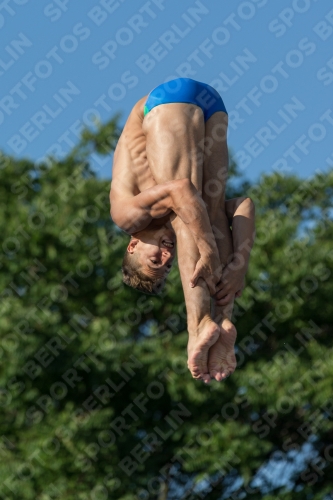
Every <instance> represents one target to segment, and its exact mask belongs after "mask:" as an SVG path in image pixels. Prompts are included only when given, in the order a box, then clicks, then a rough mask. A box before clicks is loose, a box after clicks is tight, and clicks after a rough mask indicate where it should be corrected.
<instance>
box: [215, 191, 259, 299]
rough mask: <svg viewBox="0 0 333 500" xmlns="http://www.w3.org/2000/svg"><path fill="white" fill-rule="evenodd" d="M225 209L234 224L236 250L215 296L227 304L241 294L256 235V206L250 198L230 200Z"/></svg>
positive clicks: (233, 232)
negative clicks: (233, 297) (234, 296)
mask: <svg viewBox="0 0 333 500" xmlns="http://www.w3.org/2000/svg"><path fill="white" fill-rule="evenodd" d="M225 210H226V214H227V217H228V220H229V222H230V224H231V226H232V240H233V247H234V252H233V258H232V261H231V262H230V263H229V264H228V265H227V266H226V267H225V269H224V270H223V273H222V281H221V283H220V284H219V285H218V287H217V288H218V292H217V294H216V296H215V298H216V299H217V304H219V305H225V304H227V303H228V302H229V301H230V300H231V298H232V296H233V295H236V296H240V294H241V290H242V288H243V287H244V278H245V274H246V272H247V269H248V265H249V260H250V254H251V250H252V247H253V243H254V237H255V207H254V203H253V201H252V200H251V199H250V198H245V197H244V198H234V199H232V200H228V201H226V203H225Z"/></svg>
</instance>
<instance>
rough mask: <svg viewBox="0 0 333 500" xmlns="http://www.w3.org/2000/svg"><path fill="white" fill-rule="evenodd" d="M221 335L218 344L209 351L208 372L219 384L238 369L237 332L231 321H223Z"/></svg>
mask: <svg viewBox="0 0 333 500" xmlns="http://www.w3.org/2000/svg"><path fill="white" fill-rule="evenodd" d="M220 332H221V333H220V335H219V338H218V340H217V342H216V343H215V344H214V345H213V346H212V347H211V348H210V349H209V353H208V371H209V374H210V377H211V378H215V380H217V381H218V382H221V380H224V379H226V378H227V377H229V375H231V374H232V373H233V372H234V371H235V368H236V365H237V362H236V356H235V349H234V345H235V342H236V337H237V331H236V328H235V327H234V325H233V324H232V323H231V321H230V320H229V319H227V318H226V319H224V320H223V321H222V325H221V329H220Z"/></svg>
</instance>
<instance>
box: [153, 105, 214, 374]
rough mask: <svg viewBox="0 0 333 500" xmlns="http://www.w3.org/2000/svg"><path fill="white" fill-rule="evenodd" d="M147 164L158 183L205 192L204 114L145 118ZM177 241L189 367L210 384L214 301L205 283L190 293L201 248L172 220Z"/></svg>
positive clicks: (169, 109)
mask: <svg viewBox="0 0 333 500" xmlns="http://www.w3.org/2000/svg"><path fill="white" fill-rule="evenodd" d="M143 130H144V132H145V134H146V152H147V158H148V163H149V166H150V169H151V172H152V175H153V176H154V178H155V180H156V182H157V183H158V184H160V183H162V182H166V181H169V180H173V179H182V178H188V179H190V180H191V181H192V183H193V184H194V186H195V187H196V188H197V189H198V190H200V191H201V186H202V181H203V179H202V167H203V154H202V151H201V152H200V150H199V151H198V145H199V144H200V143H202V141H203V138H204V134H205V124H204V120H203V114H202V111H201V110H200V109H199V108H198V107H197V106H193V105H191V104H180V103H177V104H176V103H173V104H163V105H161V106H157V107H156V108H154V109H153V110H152V111H150V112H149V114H148V115H147V116H146V117H145V118H144V123H143ZM172 224H173V227H174V230H175V232H176V236H177V246H178V262H179V268H180V274H181V279H182V283H183V289H184V294H185V301H186V308H187V315H188V331H189V343H188V354H189V359H188V366H189V369H190V371H191V373H192V375H193V377H194V378H203V379H204V380H205V381H208V380H209V375H208V368H207V356H208V350H209V347H211V346H212V345H213V344H214V342H216V340H217V339H218V337H219V331H220V329H219V327H218V326H217V325H216V323H214V322H213V321H212V320H211V317H210V296H209V292H208V288H207V286H206V284H205V283H204V282H203V281H202V280H200V283H199V286H197V287H195V288H190V287H189V283H190V279H191V277H192V275H193V272H194V269H195V265H196V263H197V261H198V260H199V253H198V250H197V246H196V244H195V242H194V240H193V238H192V236H191V234H190V233H189V231H188V229H187V228H186V226H185V224H184V223H183V222H182V221H181V220H180V219H178V218H176V219H175V220H174V221H173V223H172Z"/></svg>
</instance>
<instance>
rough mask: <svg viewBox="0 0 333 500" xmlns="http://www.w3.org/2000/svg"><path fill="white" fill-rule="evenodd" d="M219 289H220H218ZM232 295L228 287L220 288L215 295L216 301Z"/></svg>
mask: <svg viewBox="0 0 333 500" xmlns="http://www.w3.org/2000/svg"><path fill="white" fill-rule="evenodd" d="M217 288H218V287H217ZM229 293H230V290H229V287H227V286H224V287H223V288H220V289H219V290H218V291H217V293H216V295H215V298H216V299H223V297H225V296H226V295H228V294H229Z"/></svg>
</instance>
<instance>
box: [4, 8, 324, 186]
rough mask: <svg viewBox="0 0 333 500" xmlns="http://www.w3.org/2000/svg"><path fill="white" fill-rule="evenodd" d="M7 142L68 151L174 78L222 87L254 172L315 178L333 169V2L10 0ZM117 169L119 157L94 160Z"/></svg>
mask: <svg viewBox="0 0 333 500" xmlns="http://www.w3.org/2000/svg"><path fill="white" fill-rule="evenodd" d="M0 31H1V40H2V44H1V49H0V79H1V90H2V92H1V96H0V128H1V135H0V148H1V149H2V150H3V151H5V152H6V153H9V154H12V155H14V156H16V157H28V158H31V159H34V160H41V159H43V158H44V157H45V156H47V155H48V154H54V155H55V156H57V157H59V158H60V157H62V156H64V155H66V154H67V153H68V152H69V150H70V149H71V147H72V145H74V144H75V143H77V141H78V135H79V133H80V129H81V128H82V126H83V124H84V123H85V124H86V125H88V126H89V124H90V123H92V121H93V120H94V118H95V117H97V118H99V119H100V120H101V121H102V122H105V121H107V120H108V119H110V118H111V117H112V116H113V115H114V114H115V113H121V124H124V123H125V121H126V117H127V116H128V114H129V112H130V110H131V108H132V106H133V105H134V104H135V102H136V101H137V100H138V99H140V98H141V97H142V96H143V95H145V94H147V93H148V92H149V91H150V90H152V88H154V87H155V86H157V85H158V84H159V83H162V82H163V81H165V80H166V79H170V78H172V77H179V76H188V77H190V78H194V79H197V80H199V81H203V82H206V83H209V84H211V85H213V86H215V88H216V89H217V90H218V91H219V92H220V94H221V95H222V98H223V100H224V102H225V105H226V107H227V110H228V112H229V123H230V126H229V135H228V142H229V146H230V148H231V150H232V151H233V153H234V154H235V157H236V159H237V160H238V163H239V166H240V168H241V170H242V172H243V173H244V175H245V176H246V177H247V178H248V179H250V180H252V181H255V180H256V179H258V177H259V175H260V174H261V173H263V172H272V171H273V170H276V171H279V172H281V173H291V174H292V173H294V174H298V175H300V176H302V177H309V176H310V175H312V174H314V173H315V171H316V170H317V169H319V170H326V169H327V168H328V167H329V165H330V164H332V165H333V140H332V137H333V49H332V47H333V5H332V3H331V1H330V0H279V2H273V0H250V1H238V0H237V1H234V2H226V1H224V2H222V1H219V2H217V1H215V2H214V1H212V0H200V1H199V0H182V1H179V2H176V1H171V0H150V1H141V0H140V1H133V0H132V1H130V0H99V1H96V0H94V1H88V0H81V1H80V2H74V0H53V2H47V1H45V2H38V3H37V2H33V1H32V0H6V1H5V2H2V3H1V6H0ZM93 165H94V168H95V170H96V171H97V172H98V174H99V175H100V176H102V177H105V178H110V177H111V158H105V159H103V160H101V159H98V158H95V159H94V160H93Z"/></svg>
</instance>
